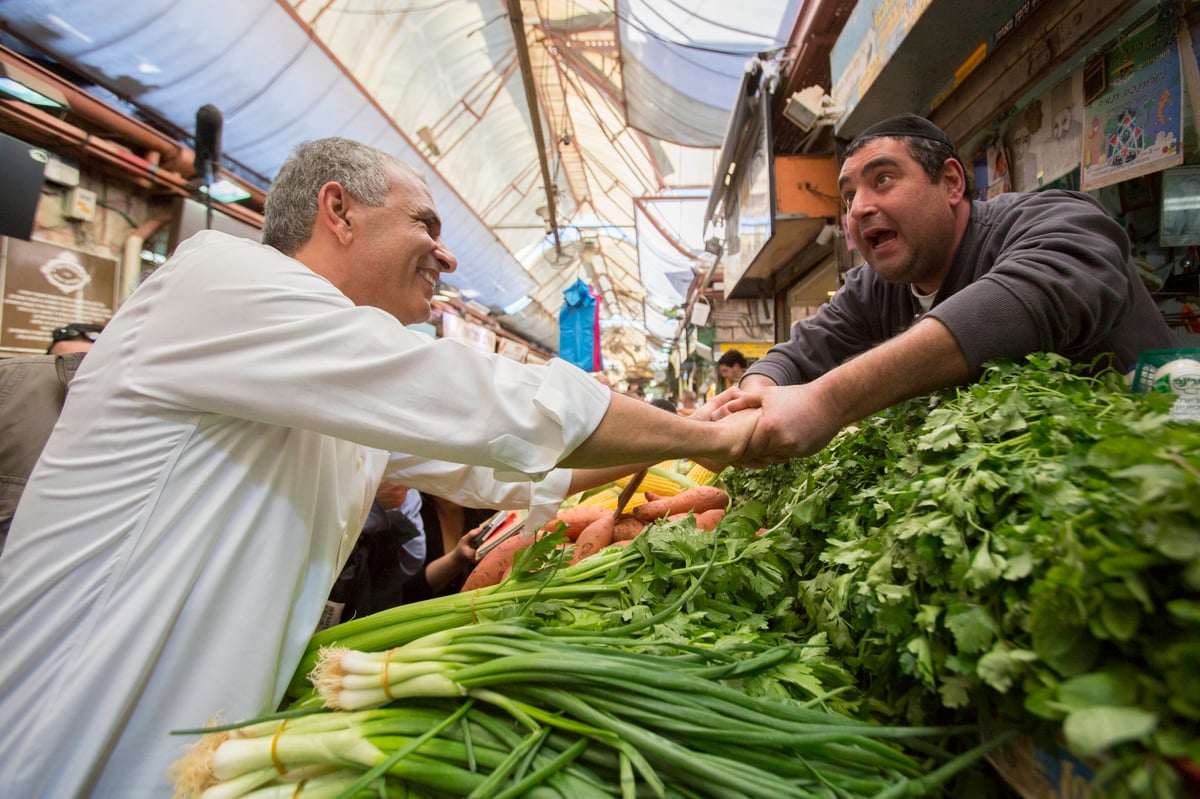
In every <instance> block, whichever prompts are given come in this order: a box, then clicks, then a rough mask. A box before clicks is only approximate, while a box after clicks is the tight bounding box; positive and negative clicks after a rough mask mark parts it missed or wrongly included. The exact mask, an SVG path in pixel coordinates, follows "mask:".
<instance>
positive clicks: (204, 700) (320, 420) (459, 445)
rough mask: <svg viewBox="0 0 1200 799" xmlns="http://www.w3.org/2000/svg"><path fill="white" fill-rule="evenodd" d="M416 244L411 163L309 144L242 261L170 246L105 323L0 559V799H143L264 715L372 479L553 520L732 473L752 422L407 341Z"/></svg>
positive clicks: (435, 239) (420, 221) (435, 227)
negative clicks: (616, 495)
mask: <svg viewBox="0 0 1200 799" xmlns="http://www.w3.org/2000/svg"><path fill="white" fill-rule="evenodd" d="M441 236H442V220H441V218H440V217H439V216H438V213H437V210H436V208H435V206H434V203H433V199H432V196H431V194H430V191H429V188H428V186H427V185H426V184H425V182H424V181H423V180H422V179H421V178H420V177H419V176H418V175H417V174H416V173H415V172H414V170H412V169H411V168H410V167H408V166H406V165H404V164H403V163H401V162H399V161H397V160H395V159H393V158H391V157H389V156H388V155H386V154H385V153H382V152H379V151H378V150H375V149H372V148H369V147H366V146H364V145H361V144H358V143H355V142H351V141H348V140H345V139H326V140H321V141H316V142H310V143H308V144H305V145H303V146H301V147H300V148H299V149H298V150H297V152H296V153H295V154H294V155H293V157H292V158H291V159H290V160H289V161H288V162H287V163H286V164H285V165H284V167H283V169H282V170H281V172H280V173H279V175H278V177H277V178H276V181H275V183H274V185H273V186H272V188H271V190H270V192H269V193H268V197H267V203H266V210H265V228H264V242H265V243H264V244H261V245H260V244H256V243H254V242H252V241H249V240H247V239H243V238H237V237H233V236H228V235H225V234H222V233H219V232H215V231H203V232H201V233H198V234H196V235H195V236H193V237H192V238H191V239H189V240H188V241H185V242H184V243H183V244H181V245H180V246H179V248H178V250H177V251H176V252H175V254H174V255H173V256H172V258H171V259H170V260H169V261H168V262H167V263H166V264H164V265H163V266H162V267H161V268H160V269H158V270H157V271H156V272H155V273H154V274H153V275H152V276H151V277H150V278H149V279H148V280H146V281H145V282H144V283H143V284H142V285H141V286H139V287H138V289H137V290H136V291H135V292H134V293H133V295H132V296H131V297H130V298H129V300H128V301H127V302H126V303H125V304H124V305H123V306H122V307H121V308H120V310H119V311H118V312H117V314H116V315H115V316H114V317H113V318H112V320H111V321H110V322H109V323H108V325H107V327H106V329H105V333H104V335H103V336H102V337H101V338H100V339H99V340H98V341H97V342H96V346H95V347H94V348H93V350H92V351H91V352H90V353H89V355H88V357H87V360H86V361H84V363H83V365H82V367H81V369H80V370H79V373H78V375H77V377H76V378H75V381H74V382H73V384H72V389H71V394H70V396H69V398H68V400H67V403H66V407H65V408H64V410H63V414H62V417H61V419H60V421H59V423H58V425H57V427H56V428H55V430H54V433H53V434H52V436H51V437H50V440H49V442H48V443H47V445H46V448H45V451H44V453H43V456H42V458H41V460H40V461H39V462H38V465H37V467H36V468H35V469H34V472H33V474H32V475H31V476H30V479H29V483H28V485H27V486H26V489H25V493H24V495H23V497H22V499H21V502H20V505H19V506H18V508H17V512H16V517H15V518H14V520H13V526H12V530H11V532H10V534H9V538H8V543H7V546H6V548H5V551H4V553H3V555H2V556H0V650H2V651H3V652H4V658H3V659H2V660H0V718H3V719H4V724H3V726H0V751H3V752H4V756H3V758H0V796H11V797H22V799H33V798H34V797H54V798H55V799H60V798H62V797H82V796H88V797H93V798H94V799H99V798H100V797H107V798H108V799H162V797H164V796H169V795H170V794H171V788H170V782H169V779H168V767H169V766H170V764H171V763H172V762H173V761H174V760H175V759H176V758H177V757H178V755H179V754H180V748H181V746H182V745H186V744H187V743H189V741H188V740H187V739H179V738H172V737H170V736H169V733H170V732H171V731H172V730H177V729H184V728H194V727H197V726H201V725H203V724H204V723H205V722H206V721H208V720H209V719H210V717H212V716H213V715H214V714H217V713H220V714H221V715H222V716H223V717H224V718H225V719H228V720H233V719H243V718H249V717H253V716H257V715H260V714H262V713H265V712H269V711H272V710H274V709H275V708H276V707H277V705H278V703H279V702H280V700H281V698H282V697H283V694H284V689H285V687H286V685H287V683H288V681H289V679H290V677H291V675H292V671H293V670H294V668H295V667H296V664H297V663H298V662H299V659H300V656H301V654H302V653H303V651H304V648H305V646H306V644H307V641H308V639H309V637H310V635H311V634H312V632H313V630H314V629H315V627H316V625H317V622H318V620H319V618H320V615H321V612H322V609H323V608H324V605H325V600H326V597H327V596H328V595H329V590H330V587H331V586H332V585H333V582H334V579H335V578H336V576H337V574H338V571H339V569H340V566H341V565H342V563H343V562H344V561H345V559H346V557H347V555H348V554H349V553H350V551H351V549H352V548H353V546H354V542H355V539H356V537H357V535H358V533H359V531H360V530H361V528H362V524H363V520H364V518H365V516H366V513H367V511H368V509H369V507H370V503H371V498H372V496H373V494H374V492H375V489H376V486H377V485H378V484H379V482H380V479H381V478H383V477H384V476H386V477H388V478H389V479H394V480H396V481H398V482H401V483H403V484H404V485H406V486H410V487H412V488H413V489H415V490H423V491H429V492H431V493H436V494H440V495H444V496H447V497H450V498H452V499H454V500H455V501H458V502H461V503H463V504H468V505H472V506H475V507H519V506H526V507H529V506H535V507H543V508H549V509H551V510H553V509H554V508H556V507H557V505H558V503H559V502H560V501H561V500H562V499H563V498H564V496H566V495H568V494H569V493H571V492H573V491H576V490H579V489H580V488H583V487H587V486H589V485H594V484H597V483H599V482H605V481H607V480H609V479H612V477H613V476H615V474H616V473H618V472H619V473H627V472H628V471H631V469H630V468H628V467H620V465H621V464H639V463H642V462H647V461H658V460H662V459H665V458H671V457H679V456H700V457H704V458H708V459H712V460H714V461H718V462H731V461H733V460H736V459H737V458H739V457H741V455H742V452H743V450H744V445H745V443H746V442H747V441H748V440H749V438H750V435H751V433H752V431H753V426H754V420H753V419H750V420H739V419H733V420H731V421H729V422H723V423H711V422H702V421H696V420H694V419H687V418H685V417H681V416H680V417H677V416H670V415H666V414H663V413H661V412H659V411H658V409H657V408H652V407H650V406H649V405H647V404H645V403H641V402H637V401H635V400H632V399H629V398H626V397H621V396H617V395H616V394H614V393H613V392H612V391H610V390H609V389H607V388H605V387H604V386H602V385H600V384H599V383H598V382H596V380H594V379H593V378H592V377H590V376H589V375H587V374H586V373H584V372H582V371H580V370H578V369H576V368H575V367H573V366H570V365H569V364H566V363H564V362H562V361H551V362H550V363H549V364H547V365H544V366H533V365H525V364H518V363H516V362H514V361H511V360H509V359H507V358H503V357H500V356H497V355H494V354H486V353H482V352H479V351H477V350H474V349H472V348H469V347H466V346H464V345H462V344H460V343H458V342H455V341H453V340H445V339H441V340H434V339H432V338H430V337H428V336H426V335H424V334H422V333H420V332H416V331H414V330H412V329H410V328H409V327H406V325H410V324H414V323H417V322H421V321H423V320H425V319H426V318H427V317H428V316H429V313H430V302H431V298H432V296H433V291H434V287H435V286H436V284H437V282H438V278H439V276H440V275H441V274H442V273H444V272H449V271H452V270H454V268H455V266H456V261H455V258H454V256H453V254H451V252H450V250H449V249H448V248H447V246H446V245H445V243H444V242H443V241H442V238H441ZM431 374H436V375H437V376H438V379H436V380H430V379H429V375H431ZM738 416H739V417H741V416H742V414H738ZM630 430H639V431H641V432H640V433H639V435H637V436H630V435H629V434H628V432H629V431H630ZM558 467H567V468H558ZM569 467H608V468H600V469H598V470H597V471H586V470H584V471H581V470H575V469H572V468H569Z"/></svg>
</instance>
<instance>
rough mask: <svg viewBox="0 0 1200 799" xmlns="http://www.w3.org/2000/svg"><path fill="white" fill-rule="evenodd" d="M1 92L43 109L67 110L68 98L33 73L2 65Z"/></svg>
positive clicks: (0, 66)
mask: <svg viewBox="0 0 1200 799" xmlns="http://www.w3.org/2000/svg"><path fill="white" fill-rule="evenodd" d="M0 92H3V93H4V94H7V95H9V96H10V97H15V98H17V99H18V100H21V101H22V102H26V103H29V104H30V105H36V106H40V107H42V108H67V107H68V106H67V96H66V95H65V94H63V93H62V92H61V91H59V90H58V89H57V88H56V87H55V86H54V85H52V84H51V83H48V82H47V81H44V80H42V79H40V78H38V77H37V76H35V75H34V74H33V73H30V72H26V71H25V70H23V69H21V68H19V67H15V66H13V65H12V64H6V63H0Z"/></svg>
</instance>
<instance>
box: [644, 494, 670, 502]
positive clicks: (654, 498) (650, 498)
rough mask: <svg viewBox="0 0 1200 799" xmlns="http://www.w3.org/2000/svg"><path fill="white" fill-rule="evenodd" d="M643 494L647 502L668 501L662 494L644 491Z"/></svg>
mask: <svg viewBox="0 0 1200 799" xmlns="http://www.w3.org/2000/svg"><path fill="white" fill-rule="evenodd" d="M642 493H643V494H645V495H646V501H647V502H658V501H659V500H660V499H666V497H665V496H663V495H662V494H655V493H654V492H653V491H643V492H642Z"/></svg>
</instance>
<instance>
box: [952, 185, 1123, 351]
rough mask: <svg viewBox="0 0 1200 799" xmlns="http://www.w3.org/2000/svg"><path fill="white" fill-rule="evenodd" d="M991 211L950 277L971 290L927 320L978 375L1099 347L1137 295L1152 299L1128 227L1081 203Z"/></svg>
mask: <svg viewBox="0 0 1200 799" xmlns="http://www.w3.org/2000/svg"><path fill="white" fill-rule="evenodd" d="M998 199H999V198H998ZM992 203H995V205H994V206H993V207H992V208H988V206H990V205H992ZM992 203H987V204H984V208H985V209H986V210H984V211H983V212H982V213H978V214H975V215H974V216H975V218H973V220H972V230H971V231H970V232H969V235H968V238H967V239H966V240H964V242H963V244H962V246H961V247H960V249H959V252H958V253H957V255H956V256H955V261H956V263H955V266H954V267H953V269H952V274H954V275H956V280H957V281H958V282H959V283H960V284H965V285H961V287H959V288H957V290H953V293H951V294H950V296H948V297H946V298H945V299H944V300H940V301H939V302H938V303H937V304H936V305H935V306H934V307H933V309H932V310H931V311H930V312H929V315H930V316H932V317H934V318H936V319H938V320H939V321H941V322H942V323H943V324H944V325H946V327H947V328H949V330H950V332H951V333H952V334H953V335H954V337H955V338H956V339H957V341H958V343H959V346H960V347H961V348H962V350H963V354H964V355H965V356H966V359H967V362H968V364H969V365H970V366H971V369H972V371H973V373H975V374H977V373H978V372H979V369H980V367H981V365H982V364H983V363H985V362H986V361H988V360H991V359H993V358H1013V359H1019V358H1022V357H1024V356H1025V355H1027V354H1028V353H1031V352H1043V351H1046V352H1059V353H1062V354H1064V355H1066V356H1067V357H1077V356H1080V355H1081V354H1083V353H1086V352H1089V351H1091V350H1094V349H1096V348H1098V347H1099V346H1100V345H1101V344H1102V343H1103V342H1105V341H1106V340H1107V339H1108V337H1109V335H1110V333H1111V332H1112V331H1113V329H1114V328H1115V327H1116V326H1117V325H1118V324H1120V323H1121V322H1122V320H1123V319H1124V317H1125V316H1126V315H1127V314H1128V312H1129V309H1130V308H1131V307H1132V306H1133V305H1134V303H1133V302H1132V296H1133V292H1134V291H1136V290H1142V291H1144V289H1142V287H1141V286H1140V285H1138V284H1137V277H1136V275H1135V274H1133V267H1132V265H1131V264H1130V263H1129V241H1128V238H1127V237H1126V235H1125V232H1124V231H1123V230H1122V229H1121V227H1120V225H1118V224H1117V222H1116V221H1115V220H1114V219H1113V218H1112V217H1110V216H1109V215H1108V213H1106V212H1105V210H1104V209H1103V208H1102V207H1101V206H1100V205H1099V204H1098V203H1096V202H1095V201H1094V200H1092V199H1091V198H1090V197H1088V196H1086V195H1083V194H1076V193H1069V192H1057V191H1050V192H1042V193H1039V194H1029V195H1020V196H1019V197H1014V200H1013V201H1011V202H997V201H992ZM977 208H978V206H977ZM951 288H952V289H953V288H954V287H951Z"/></svg>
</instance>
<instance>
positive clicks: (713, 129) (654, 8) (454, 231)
mask: <svg viewBox="0 0 1200 799" xmlns="http://www.w3.org/2000/svg"><path fill="white" fill-rule="evenodd" d="M800 4H801V0H787V2H781V0H741V2H738V3H729V2H727V0H692V1H691V2H688V3H683V2H678V0H621V2H618V3H615V4H614V3H610V2H602V1H601V0H319V2H318V1H316V0H287V1H285V0H160V1H158V2H139V3H124V2H117V0H89V2H87V3H68V2H61V1H60V2H53V1H52V0H7V2H5V4H4V6H3V10H2V11H0V15H2V16H3V18H4V21H5V23H6V25H7V28H8V30H10V31H11V32H12V33H13V34H14V35H16V36H18V37H20V38H21V39H22V40H23V41H25V42H27V43H28V44H30V45H31V46H33V47H36V48H37V49H39V50H41V51H43V52H45V53H47V54H49V55H51V56H53V57H54V58H55V59H56V60H58V61H60V62H61V63H63V64H64V65H67V66H69V67H71V68H73V69H75V70H76V71H78V72H80V73H82V74H84V75H86V76H88V77H89V78H91V79H93V80H95V82H96V83H97V85H98V86H97V88H98V89H104V90H107V91H108V92H111V93H112V96H110V97H106V99H110V101H120V102H121V103H122V104H125V105H126V106H127V107H132V109H134V110H135V111H136V112H137V113H140V114H142V115H143V116H144V117H146V118H151V119H160V120H165V121H166V122H168V123H170V124H171V125H174V126H176V127H177V128H179V129H180V130H182V131H185V132H186V133H189V134H190V133H191V132H192V131H193V130H194V127H195V115H196V111H197V109H198V108H199V107H200V106H202V105H205V104H212V105H215V106H216V107H217V108H219V109H220V111H221V112H222V114H223V117H224V127H223V135H222V139H223V140H222V150H223V164H224V166H225V167H226V168H228V169H231V170H232V171H234V172H235V173H237V174H239V175H240V176H241V177H243V178H245V179H247V180H250V181H252V182H255V183H257V184H258V185H260V186H263V187H265V186H266V185H268V184H269V181H270V180H271V178H272V177H273V176H274V175H275V174H276V173H277V171H278V169H279V167H280V165H281V164H282V162H283V161H284V159H285V158H286V157H287V155H288V154H289V153H290V151H291V150H292V148H293V147H294V146H295V145H296V144H297V143H299V142H301V141H304V140H307V139H313V138H318V137H323V136H331V135H341V136H346V137H349V138H354V139H357V140H360V141H365V142H368V143H370V144H373V145H376V146H379V147H381V148H384V149H386V150H389V151H391V152H394V153H396V154H397V155H399V156H400V157H401V158H402V159H404V160H406V161H408V162H410V163H412V164H414V165H415V166H417V167H418V168H419V169H420V170H421V171H422V173H423V174H425V175H426V177H427V179H428V180H429V182H430V185H431V187H432V189H433V193H434V197H435V200H436V202H437V203H438V205H439V210H440V211H441V213H442V216H443V218H444V219H445V220H446V230H445V238H446V241H447V243H448V244H449V246H450V247H451V248H452V250H453V251H454V252H455V253H456V255H457V256H458V259H459V271H458V272H457V273H456V274H454V275H450V276H448V277H447V279H446V282H447V283H448V284H449V286H450V287H451V288H453V289H457V290H458V291H460V292H461V293H462V294H463V295H464V297H465V298H467V299H471V300H474V301H475V302H477V303H481V304H482V305H485V306H487V307H488V308H489V309H490V310H491V311H492V312H493V313H494V314H496V315H498V316H499V317H500V318H501V320H502V321H503V322H504V324H506V326H508V327H510V328H511V329H513V330H514V331H516V332H518V333H521V334H522V335H525V336H527V337H528V338H530V339H533V340H535V341H537V342H539V343H542V344H544V345H546V346H548V347H549V348H551V349H555V348H556V345H557V338H558V331H557V316H558V311H559V308H560V306H561V304H562V297H563V290H564V289H565V288H566V287H567V286H569V285H571V284H572V283H573V282H574V281H575V280H576V279H578V278H581V277H582V278H583V279H584V280H585V281H587V282H589V283H591V284H592V285H594V286H595V287H596V288H597V289H598V291H599V294H600V296H601V300H600V305H601V311H600V315H601V327H602V330H603V331H604V332H603V349H604V357H605V361H606V365H612V366H613V367H614V368H616V369H617V371H621V370H622V369H623V370H624V371H625V372H627V373H630V374H632V375H647V374H648V372H649V371H650V370H651V369H653V368H655V366H656V365H657V364H661V362H662V360H663V351H664V350H665V349H667V348H669V346H670V343H671V342H672V340H673V339H674V337H675V334H676V326H677V324H678V321H677V317H678V309H679V307H680V305H681V304H682V303H683V301H684V299H685V293H686V291H687V287H688V286H689V285H690V283H691V281H692V278H693V276H694V274H696V272H697V271H698V270H699V268H700V265H701V263H702V260H701V258H702V253H703V252H704V249H703V241H702V234H703V229H702V228H703V224H702V221H701V220H702V218H703V215H704V206H705V204H706V202H707V199H708V190H709V187H711V185H712V182H713V170H714V168H715V163H716V160H717V157H718V152H719V148H720V146H721V144H722V142H723V140H724V138H725V134H726V128H727V126H728V124H729V118H730V111H731V109H732V108H733V107H734V105H735V100H736V97H737V92H738V87H739V85H740V83H741V78H742V74H743V72H744V70H745V69H746V65H747V63H748V61H749V60H750V59H752V58H753V57H754V56H755V54H757V53H760V52H764V51H772V50H775V49H777V48H779V47H782V46H783V44H784V43H785V42H786V41H787V38H788V34H789V32H790V30H791V28H792V25H793V22H794V20H795V19H796V16H797V13H798V10H799V7H800ZM547 186H549V187H550V190H549V192H547ZM656 362H657V363H656Z"/></svg>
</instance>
